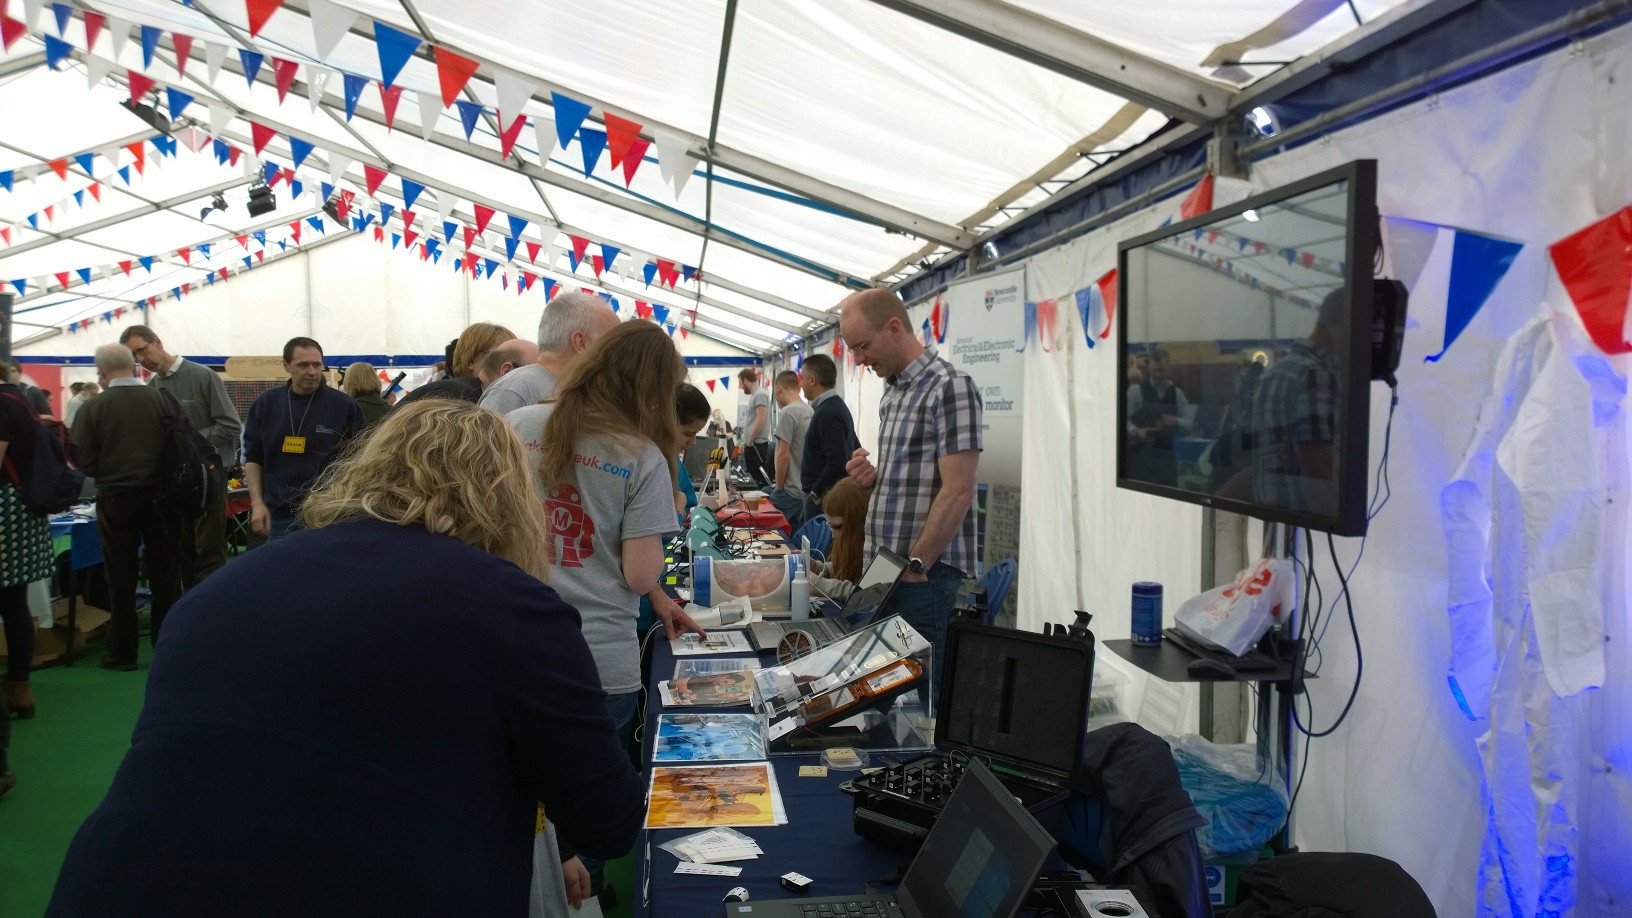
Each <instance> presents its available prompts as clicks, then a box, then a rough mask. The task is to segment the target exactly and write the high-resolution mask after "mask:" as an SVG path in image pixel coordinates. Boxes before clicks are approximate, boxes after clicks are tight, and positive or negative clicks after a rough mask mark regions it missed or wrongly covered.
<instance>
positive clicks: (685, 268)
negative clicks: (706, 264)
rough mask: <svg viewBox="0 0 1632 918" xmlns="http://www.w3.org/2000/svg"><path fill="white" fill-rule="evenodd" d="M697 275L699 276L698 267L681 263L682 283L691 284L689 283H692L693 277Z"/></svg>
mask: <svg viewBox="0 0 1632 918" xmlns="http://www.w3.org/2000/svg"><path fill="white" fill-rule="evenodd" d="M696 276H697V269H696V268H693V267H692V266H691V265H681V266H680V280H681V282H682V283H687V284H689V283H691V279H692V278H693V277H696Z"/></svg>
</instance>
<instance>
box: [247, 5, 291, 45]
mask: <svg viewBox="0 0 1632 918" xmlns="http://www.w3.org/2000/svg"><path fill="white" fill-rule="evenodd" d="M282 6H283V0H244V7H245V9H246V10H247V11H248V12H249V37H250V38H254V37H256V36H258V35H260V34H261V29H263V28H265V27H266V21H267V20H268V19H271V18H272V14H273V13H276V12H277V11H278V9H279V8H280V7H282Z"/></svg>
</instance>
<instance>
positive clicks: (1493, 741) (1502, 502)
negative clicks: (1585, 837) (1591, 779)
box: [1440, 305, 1625, 918]
mask: <svg viewBox="0 0 1632 918" xmlns="http://www.w3.org/2000/svg"><path fill="white" fill-rule="evenodd" d="M1624 393H1625V380H1624V379H1622V378H1621V377H1619V376H1617V375H1616V374H1615V373H1614V372H1613V371H1612V370H1611V369H1610V367H1609V364H1608V363H1607V362H1606V361H1605V360H1604V359H1603V358H1602V356H1601V355H1599V354H1597V352H1596V351H1594V350H1593V348H1592V346H1591V345H1590V343H1588V342H1587V341H1586V339H1585V338H1584V336H1583V335H1581V333H1580V332H1579V331H1578V330H1577V329H1576V328H1575V326H1574V325H1573V323H1572V322H1571V321H1570V319H1569V318H1568V317H1561V316H1555V315H1553V313H1552V310H1551V309H1550V308H1549V307H1547V306H1545V305H1544V306H1543V307H1542V310H1541V313H1540V315H1538V316H1537V317H1536V318H1534V319H1532V320H1531V321H1530V323H1529V324H1527V325H1526V326H1525V327H1524V328H1523V329H1521V330H1520V331H1519V332H1518V333H1517V334H1516V335H1514V336H1513V338H1512V339H1510V340H1509V342H1508V345H1507V347H1506V348H1505V349H1504V350H1503V352H1502V355H1501V358H1500V360H1499V361H1498V363H1497V369H1496V375H1495V380H1494V385H1493V387H1492V390H1491V392H1490V394H1489V395H1488V396H1487V398H1486V399H1485V401H1484V403H1483V404H1482V406H1481V408H1480V413H1479V421H1478V424H1477V427H1476V429H1475V432H1474V436H1473V441H1472V443H1471V444H1470V446H1469V448H1468V450H1467V452H1466V454H1465V456H1464V458H1463V461H1462V464H1461V467H1460V468H1459V469H1458V470H1457V472H1456V474H1455V475H1454V477H1453V480H1452V481H1451V483H1450V484H1449V485H1447V486H1446V487H1445V489H1444V490H1443V491H1442V492H1441V494H1440V508H1441V516H1442V521H1443V524H1444V528H1445V535H1446V541H1447V546H1448V548H1449V563H1450V570H1449V578H1448V579H1449V602H1448V607H1449V614H1450V619H1451V641H1452V660H1451V673H1450V684H1451V689H1452V691H1453V693H1455V694H1456V696H1457V701H1458V703H1459V704H1461V706H1462V708H1463V710H1464V712H1466V713H1467V715H1468V716H1469V717H1470V718H1472V719H1474V720H1476V721H1480V720H1482V721H1485V723H1486V726H1487V731H1486V733H1485V734H1484V735H1483V736H1481V737H1480V738H1479V753H1480V759H1481V763H1482V765H1483V770H1484V787H1483V794H1484V802H1485V804H1486V807H1485V809H1486V812H1487V813H1488V819H1489V822H1488V825H1487V827H1486V834H1485V839H1484V844H1483V850H1482V853H1481V858H1480V870H1479V872H1480V877H1479V888H1480V893H1479V906H1480V912H1479V913H1480V914H1481V915H1501V916H1515V918H1517V916H1524V918H1529V916H1538V915H1548V914H1553V915H1562V914H1568V913H1570V912H1571V910H1572V909H1573V908H1574V905H1575V903H1576V898H1577V889H1576V885H1577V884H1576V879H1577V864H1578V862H1579V860H1580V857H1579V854H1580V852H1579V834H1580V832H1579V825H1580V801H1581V797H1582V794H1583V786H1584V785H1585V784H1586V782H1587V778H1586V774H1585V770H1586V768H1587V762H1588V760H1589V758H1590V752H1591V742H1590V736H1589V730H1588V727H1589V721H1588V714H1589V712H1590V709H1589V704H1590V701H1591V693H1586V694H1583V692H1584V690H1586V689H1591V688H1597V687H1599V686H1601V685H1603V681H1604V640H1605V637H1604V634H1605V632H1604V600H1603V595H1602V592H1603V583H1604V578H1603V565H1602V557H1603V551H1604V546H1603V544H1602V542H1601V539H1602V538H1603V534H1604V531H1605V514H1606V509H1605V508H1606V502H1607V499H1608V496H1609V495H1608V490H1607V489H1606V487H1605V485H1604V483H1603V482H1604V480H1605V474H1604V469H1605V467H1606V466H1605V463H1606V462H1607V461H1610V457H1611V456H1619V455H1620V454H1621V451H1620V450H1618V449H1615V448H1614V447H1612V446H1610V445H1608V444H1612V443H1614V442H1616V438H1619V437H1622V436H1623V435H1624V426H1623V425H1624V419H1623V418H1622V416H1621V414H1620V409H1619V403H1620V400H1621V398H1622V397H1623V396H1624Z"/></svg>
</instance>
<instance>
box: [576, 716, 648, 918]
mask: <svg viewBox="0 0 1632 918" xmlns="http://www.w3.org/2000/svg"><path fill="white" fill-rule="evenodd" d="M639 708H640V693H639V692H622V693H620V694H617V695H607V696H606V713H608V714H610V715H612V723H613V725H614V726H616V727H617V728H618V742H619V743H621V744H622V745H623V748H625V749H628V748H629V745H630V744H631V743H633V742H634V739H635V712H636V710H638V709H639ZM578 860H580V861H582V862H583V864H584V869H585V870H587V871H589V888H590V891H591V894H592V895H599V894H600V891H601V888H602V887H604V886H605V885H606V862H605V861H602V860H597V859H596V858H592V857H585V856H584V855H582V854H580V855H578Z"/></svg>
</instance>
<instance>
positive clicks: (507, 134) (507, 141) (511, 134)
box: [499, 115, 527, 156]
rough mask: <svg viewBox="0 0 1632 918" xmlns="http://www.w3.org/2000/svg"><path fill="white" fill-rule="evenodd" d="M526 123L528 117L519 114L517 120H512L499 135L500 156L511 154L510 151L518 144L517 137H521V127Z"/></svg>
mask: <svg viewBox="0 0 1632 918" xmlns="http://www.w3.org/2000/svg"><path fill="white" fill-rule="evenodd" d="M526 124H527V119H526V118H524V117H521V116H519V115H518V116H517V117H516V120H515V121H513V122H511V123H510V126H509V127H507V128H505V129H504V132H503V133H502V134H500V135H499V155H500V156H509V155H510V151H511V150H512V149H514V148H515V146H516V140H517V138H519V137H521V129H522V128H523V127H524V126H525V125H526Z"/></svg>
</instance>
